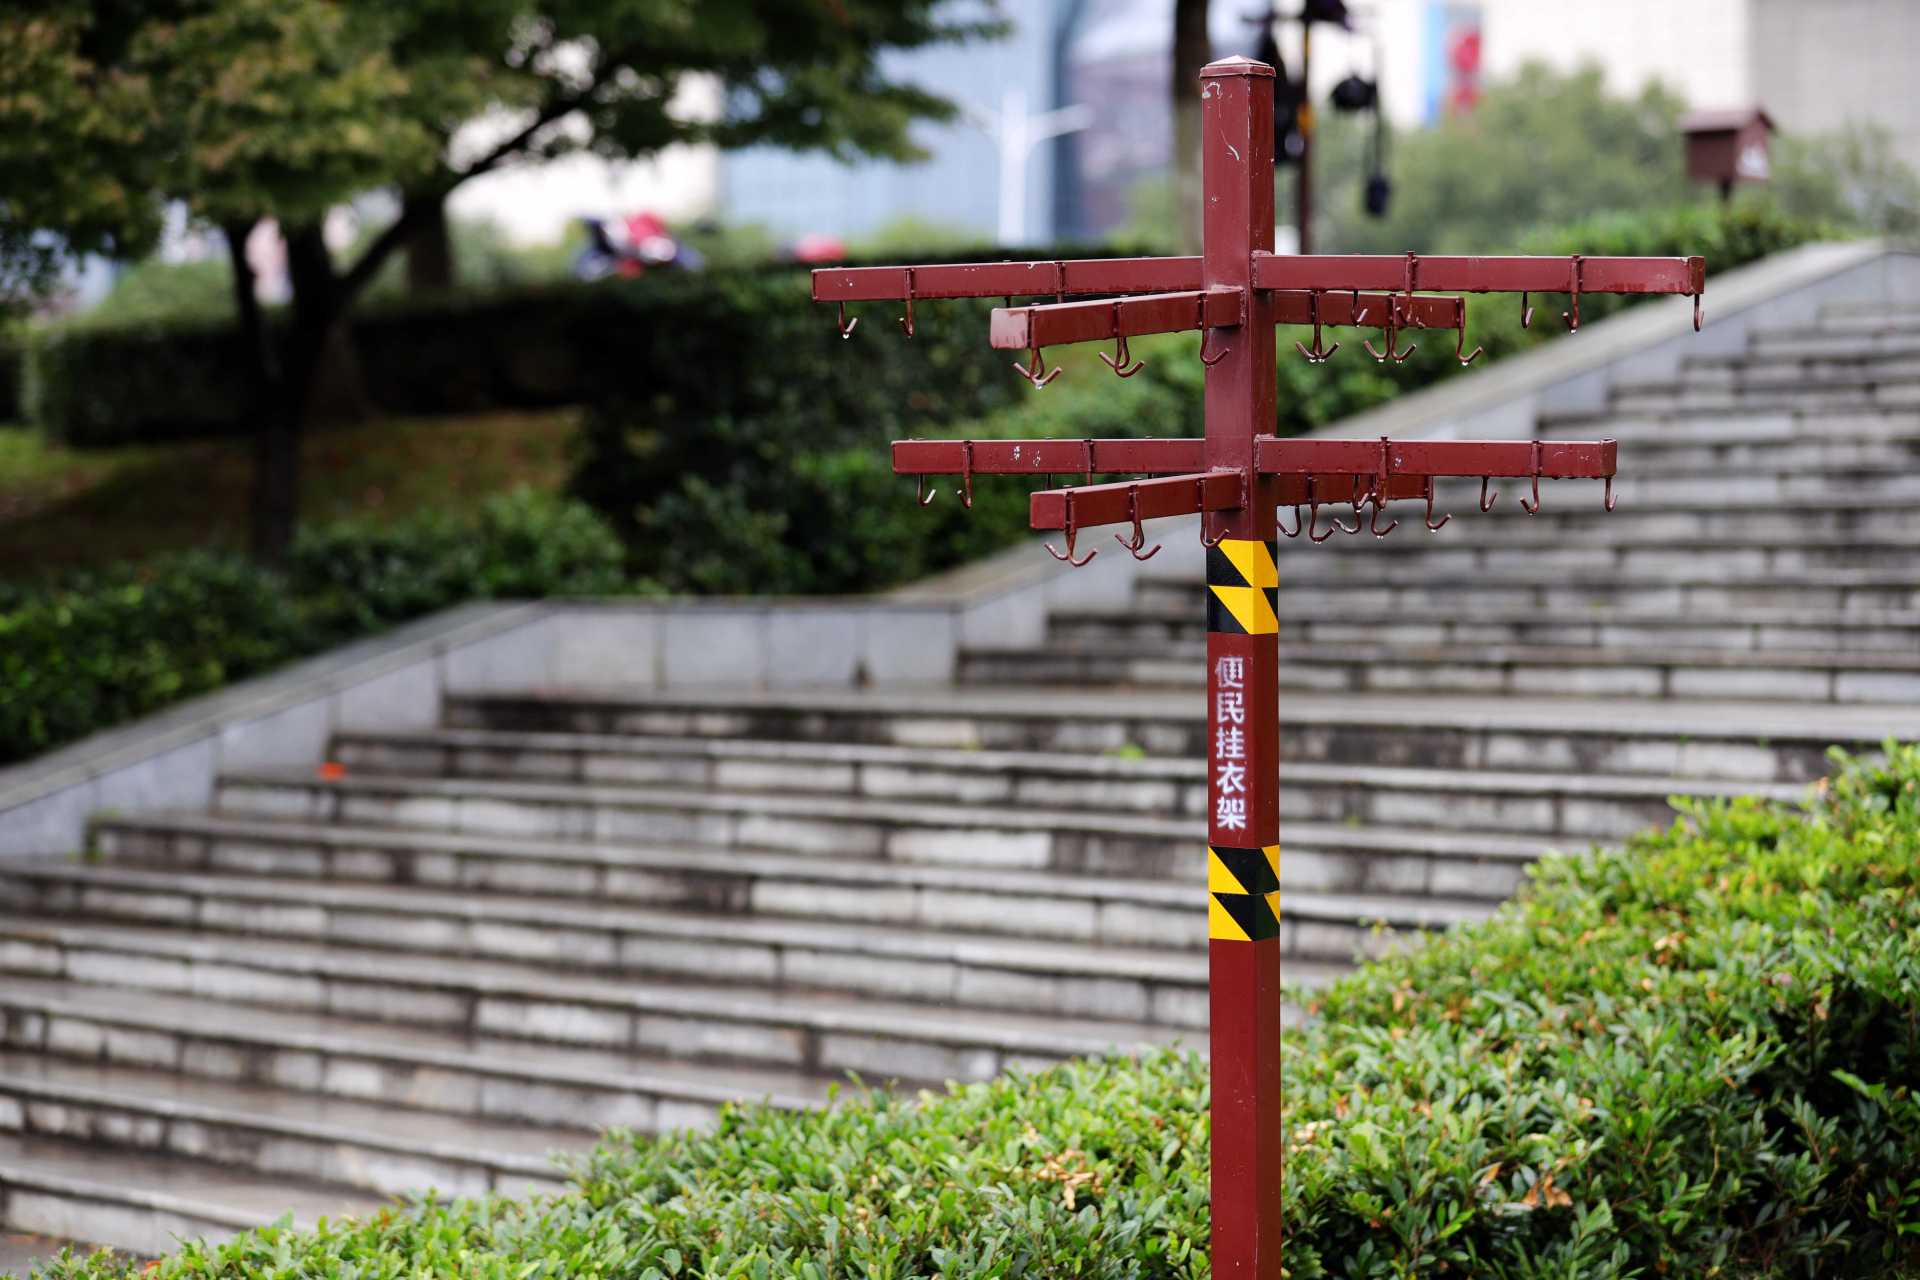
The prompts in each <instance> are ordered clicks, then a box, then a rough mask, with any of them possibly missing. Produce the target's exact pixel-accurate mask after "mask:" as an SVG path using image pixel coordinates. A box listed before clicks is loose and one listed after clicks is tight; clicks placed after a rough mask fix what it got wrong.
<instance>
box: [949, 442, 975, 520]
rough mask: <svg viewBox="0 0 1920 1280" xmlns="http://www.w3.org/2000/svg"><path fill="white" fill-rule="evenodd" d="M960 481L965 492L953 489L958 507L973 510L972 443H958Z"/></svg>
mask: <svg viewBox="0 0 1920 1280" xmlns="http://www.w3.org/2000/svg"><path fill="white" fill-rule="evenodd" d="M960 479H961V482H962V483H963V484H964V485H965V486H966V488H965V490H964V491H963V490H960V489H955V490H954V491H953V492H954V496H955V497H957V498H959V499H960V505H961V506H963V507H965V508H966V509H967V510H969V511H971V510H973V441H971V440H962V441H961V442H960Z"/></svg>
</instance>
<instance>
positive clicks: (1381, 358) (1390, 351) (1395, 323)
mask: <svg viewBox="0 0 1920 1280" xmlns="http://www.w3.org/2000/svg"><path fill="white" fill-rule="evenodd" d="M1399 313H1400V303H1399V299H1397V298H1390V299H1389V300H1388V302H1387V323H1386V326H1385V327H1386V331H1387V349H1386V350H1385V351H1384V352H1380V351H1375V350H1374V349H1373V342H1372V340H1371V339H1362V340H1361V343H1360V345H1361V346H1363V347H1365V348H1366V349H1367V354H1368V355H1370V356H1372V357H1373V358H1374V359H1375V360H1376V361H1378V362H1380V363H1382V364H1384V363H1386V362H1387V361H1388V360H1391V361H1393V362H1394V363H1395V364H1399V363H1400V362H1401V361H1403V360H1405V359H1406V358H1407V357H1408V356H1410V355H1412V354H1413V353H1414V352H1416V351H1418V350H1419V349H1420V344H1419V343H1417V342H1416V343H1414V344H1412V345H1411V346H1409V347H1408V348H1407V349H1406V350H1405V351H1395V350H1394V347H1395V346H1396V345H1397V344H1398V343H1399V341H1400V337H1399V334H1400V326H1399Z"/></svg>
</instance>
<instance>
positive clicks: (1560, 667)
mask: <svg viewBox="0 0 1920 1280" xmlns="http://www.w3.org/2000/svg"><path fill="white" fill-rule="evenodd" d="M1141 654H1142V650H1141V648H1140V647H1139V646H1138V645H1134V644H1128V643H1126V642H1124V641H1120V642H1109V643H1106V644H1102V645H1098V646H1095V645H1087V644H1082V645H1078V646H1075V647H1073V648H1067V647H1064V646H1059V645H1055V646H1051V647H1049V648H1046V649H974V650H966V651H963V652H962V654H961V666H960V672H961V678H962V679H963V680H970V681H974V682H976V683H981V684H1020V683H1023V682H1030V683H1034V684H1065V683H1080V684H1109V685H1116V684H1117V685H1168V686H1174V687H1182V688H1195V689H1199V688H1204V687H1205V685H1206V677H1207V672H1206V662H1205V659H1206V642H1205V640H1204V639H1196V640H1190V641H1186V642H1184V643H1183V644H1182V645H1181V647H1179V648H1178V649H1176V650H1173V651H1169V650H1168V649H1167V648H1166V647H1164V646H1163V647H1160V648H1158V649H1156V650H1154V651H1153V652H1151V654H1150V656H1141ZM1280 663H1281V665H1280V682H1281V687H1282V688H1284V689H1313V690H1317V691H1323V692H1333V691H1338V690H1353V691H1355V692H1366V693H1389V692H1403V693H1483V694H1508V693H1517V694H1524V695H1542V694H1545V695H1554V694H1572V695H1576V696H1582V697H1590V696H1599V695H1614V696H1620V697H1632V698H1752V699H1766V700H1772V699H1780V700H1784V701H1792V702H1802V703H1815V702H1857V703H1876V704H1877V703H1887V702H1908V703H1920V651H1915V652H1911V653H1899V654H1895V653H1821V652H1801V653H1789V652H1772V653H1747V652H1730V651H1726V650H1700V651H1691V652H1689V651H1679V650H1645V649H1608V648H1577V647H1573V646H1566V647H1556V648H1539V647H1506V646H1499V645H1456V646H1443V647H1433V648H1417V649H1401V648H1395V647H1393V646H1390V645H1385V644H1381V643H1378V642H1377V641H1373V642H1368V641H1364V640H1363V641H1360V642H1357V643H1354V644H1352V645H1350V646H1341V647H1327V646H1322V647H1318V648H1301V647H1298V646H1295V645H1291V644H1287V645H1283V646H1282V648H1281V650H1280Z"/></svg>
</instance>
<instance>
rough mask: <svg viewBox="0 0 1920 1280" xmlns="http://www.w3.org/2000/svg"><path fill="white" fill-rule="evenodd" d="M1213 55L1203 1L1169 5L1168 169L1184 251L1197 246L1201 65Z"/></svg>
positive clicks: (1186, 0)
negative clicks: (1170, 163) (1170, 140)
mask: <svg viewBox="0 0 1920 1280" xmlns="http://www.w3.org/2000/svg"><path fill="white" fill-rule="evenodd" d="M1212 60H1213V42H1212V40H1211V39H1210V38H1209V36H1208V35H1207V0H1174V5H1173V68H1172V69H1173V83H1172V85H1171V88H1172V90H1173V172H1174V192H1175V198H1176V211H1177V213H1178V216H1179V224H1178V230H1179V236H1178V238H1177V240H1176V241H1175V243H1176V244H1178V245H1179V247H1180V250H1181V251H1182V252H1184V253H1198V252H1199V250H1200V69H1201V68H1202V67H1204V66H1206V65H1207V63H1209V62H1211V61H1212Z"/></svg>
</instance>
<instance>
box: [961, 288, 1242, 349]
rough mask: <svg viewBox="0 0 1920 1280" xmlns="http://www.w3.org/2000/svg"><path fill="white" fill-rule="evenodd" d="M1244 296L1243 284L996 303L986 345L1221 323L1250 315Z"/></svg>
mask: <svg viewBox="0 0 1920 1280" xmlns="http://www.w3.org/2000/svg"><path fill="white" fill-rule="evenodd" d="M1245 298H1246V294H1245V293H1244V292H1243V291H1241V290H1239V289H1217V290H1211V291H1207V292H1193V293H1149V294H1146V295H1144V296H1141V297H1136V298H1109V299H1102V300H1100V301H1098V302H1057V303H1052V304H1049V305H1043V306H1037V307H995V308H994V309H993V316H992V319H991V321H990V322H989V324H988V327H987V345H989V346H992V347H997V348H999V349H1000V350H1002V351H1026V350H1029V349H1031V348H1034V347H1054V346H1060V345H1062V344H1064V343H1069V342H1095V341H1101V340H1105V339H1109V338H1140V337H1145V336H1146V335H1147V334H1152V333H1179V332H1181V331H1183V330H1188V329H1201V328H1221V327H1225V326H1228V325H1237V324H1240V323H1241V322H1242V321H1244V320H1245V319H1246V316H1245V314H1244V312H1243V311H1242V304H1243V302H1244V300H1245Z"/></svg>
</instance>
